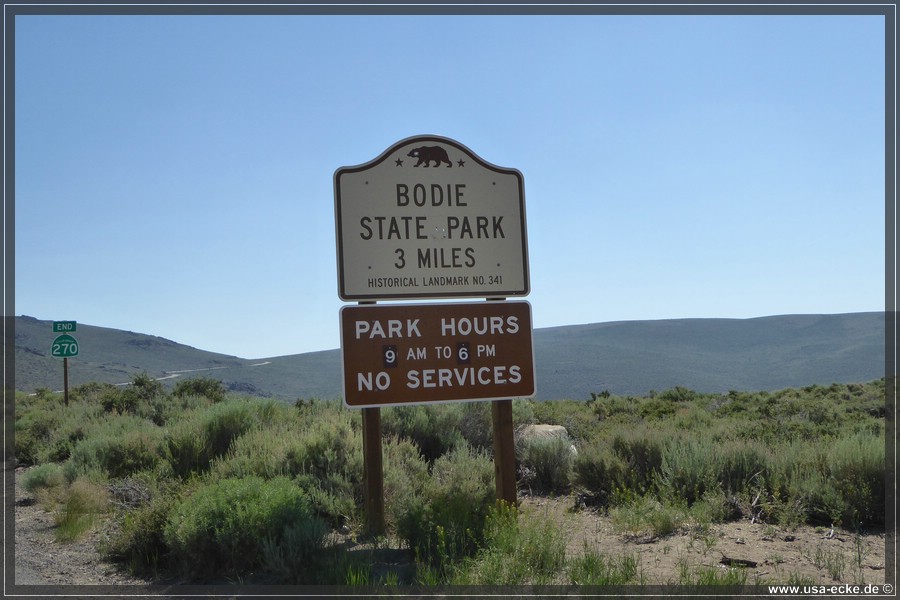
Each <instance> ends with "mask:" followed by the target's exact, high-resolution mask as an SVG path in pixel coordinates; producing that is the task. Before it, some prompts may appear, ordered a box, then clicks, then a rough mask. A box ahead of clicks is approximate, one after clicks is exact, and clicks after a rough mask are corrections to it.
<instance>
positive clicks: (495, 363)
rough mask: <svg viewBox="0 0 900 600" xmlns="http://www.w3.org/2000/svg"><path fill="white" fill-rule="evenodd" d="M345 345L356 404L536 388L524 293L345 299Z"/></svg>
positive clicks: (349, 394)
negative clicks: (461, 299) (491, 298)
mask: <svg viewBox="0 0 900 600" xmlns="http://www.w3.org/2000/svg"><path fill="white" fill-rule="evenodd" d="M341 350H342V354H343V366H344V378H343V379H344V403H345V404H346V405H347V406H348V407H352V408H362V407H374V406H389V405H396V404H423V403H432V402H449V401H457V400H497V399H507V398H527V397H531V396H534V394H535V380H534V351H533V342H532V328H531V305H530V304H529V303H528V302H524V301H513V302H473V303H457V304H407V305H398V304H382V305H362V306H345V307H343V308H342V309H341Z"/></svg>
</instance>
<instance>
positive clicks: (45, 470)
mask: <svg viewBox="0 0 900 600" xmlns="http://www.w3.org/2000/svg"><path fill="white" fill-rule="evenodd" d="M65 483H66V478H65V475H64V474H63V469H62V466H61V465H58V464H55V463H46V464H43V465H40V466H37V467H34V468H33V469H28V470H27V471H25V473H24V474H23V475H22V487H23V488H25V490H26V491H28V492H30V493H32V494H33V493H35V492H36V491H38V490H39V489H43V488H51V487H57V486H61V485H65Z"/></svg>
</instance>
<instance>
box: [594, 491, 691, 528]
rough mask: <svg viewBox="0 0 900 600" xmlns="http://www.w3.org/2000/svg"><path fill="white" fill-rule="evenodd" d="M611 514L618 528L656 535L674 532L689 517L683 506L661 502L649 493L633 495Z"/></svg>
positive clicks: (611, 511)
mask: <svg viewBox="0 0 900 600" xmlns="http://www.w3.org/2000/svg"><path fill="white" fill-rule="evenodd" d="M609 514H610V517H611V518H612V522H613V524H614V525H615V526H616V528H618V529H621V530H624V531H628V532H630V533H634V534H651V535H655V536H665V535H669V534H671V533H673V532H674V531H675V530H676V529H678V528H679V527H681V526H682V524H683V523H684V522H685V520H686V519H687V513H686V512H685V510H684V509H683V508H682V507H681V506H678V505H677V504H674V503H670V502H665V503H663V502H660V501H659V500H657V499H655V498H653V497H651V496H649V495H647V496H640V497H632V499H631V501H630V502H628V503H624V504H622V505H620V506H617V507H615V508H613V509H612V510H610V513H609Z"/></svg>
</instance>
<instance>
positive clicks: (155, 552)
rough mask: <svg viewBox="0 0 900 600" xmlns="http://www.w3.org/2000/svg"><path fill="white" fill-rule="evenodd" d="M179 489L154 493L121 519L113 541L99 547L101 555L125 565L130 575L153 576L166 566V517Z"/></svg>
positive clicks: (176, 499) (167, 517)
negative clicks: (101, 547)
mask: <svg viewBox="0 0 900 600" xmlns="http://www.w3.org/2000/svg"><path fill="white" fill-rule="evenodd" d="M179 496H180V488H177V487H173V486H170V488H169V489H163V490H154V491H153V492H151V497H150V499H149V501H148V502H146V503H144V504H141V505H139V506H136V507H134V508H132V509H130V510H128V511H127V512H125V513H124V514H123V515H122V518H121V522H120V525H119V527H118V528H117V529H116V530H115V533H114V535H113V537H112V538H111V539H110V540H108V542H107V543H106V544H105V545H104V546H103V549H102V551H103V555H104V556H105V557H106V558H108V559H110V560H113V561H117V562H121V563H124V564H125V565H126V567H127V568H128V570H129V571H130V572H131V573H136V574H146V573H150V574H155V573H158V571H159V569H161V568H164V567H166V566H167V565H168V560H169V556H170V554H169V553H170V550H169V546H168V544H167V542H166V540H165V528H166V523H167V522H168V520H169V514H170V512H171V511H172V510H173V508H174V507H175V506H176V504H177V503H178V501H179Z"/></svg>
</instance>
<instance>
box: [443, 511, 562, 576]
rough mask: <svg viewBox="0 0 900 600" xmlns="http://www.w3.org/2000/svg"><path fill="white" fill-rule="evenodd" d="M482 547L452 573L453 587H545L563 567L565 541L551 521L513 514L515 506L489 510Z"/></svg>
mask: <svg viewBox="0 0 900 600" xmlns="http://www.w3.org/2000/svg"><path fill="white" fill-rule="evenodd" d="M484 537H485V540H484V547H483V548H482V549H481V550H480V551H479V552H478V554H477V555H476V556H475V557H474V558H471V559H467V560H465V561H463V563H462V564H461V566H460V567H459V568H458V569H456V570H455V572H454V573H453V574H452V583H453V584H456V585H546V584H549V583H553V582H554V580H555V579H556V577H557V576H558V575H559V573H560V572H561V571H562V569H563V566H564V564H565V556H566V542H565V539H564V538H563V534H562V531H561V530H560V529H559V528H558V527H557V526H556V524H555V523H554V522H553V520H551V519H545V518H542V517H541V516H539V515H532V514H528V515H526V514H522V515H519V514H517V510H516V508H515V507H507V506H502V505H501V506H498V507H496V508H494V509H492V510H491V511H490V512H489V514H488V517H487V521H486V524H485V536H484Z"/></svg>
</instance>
